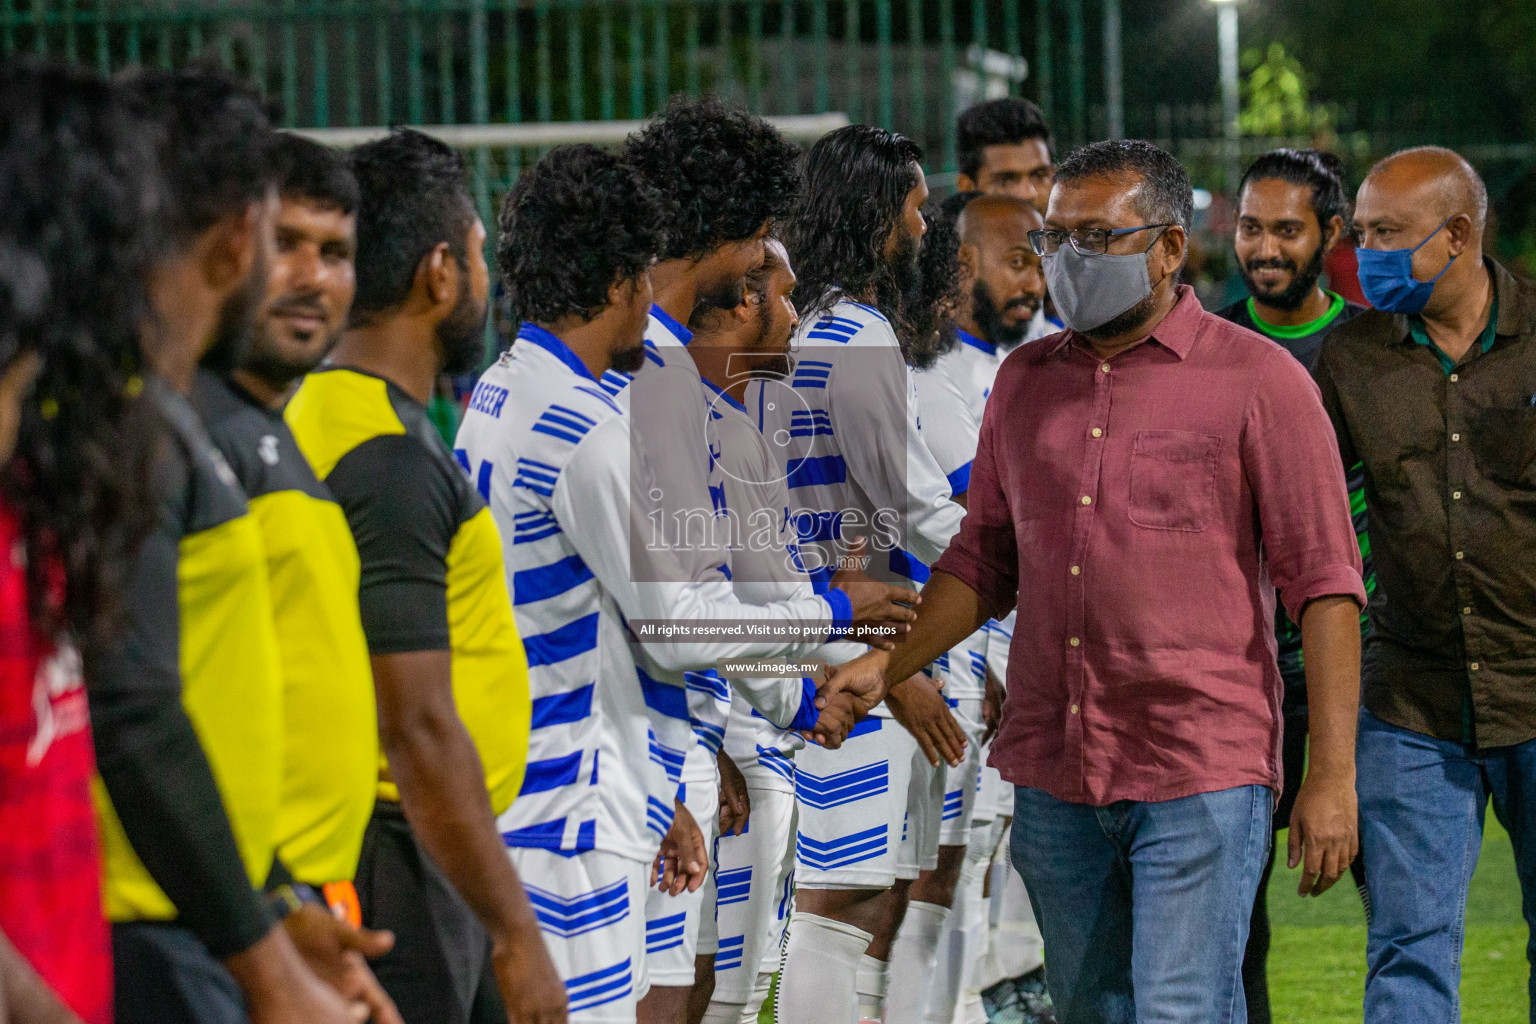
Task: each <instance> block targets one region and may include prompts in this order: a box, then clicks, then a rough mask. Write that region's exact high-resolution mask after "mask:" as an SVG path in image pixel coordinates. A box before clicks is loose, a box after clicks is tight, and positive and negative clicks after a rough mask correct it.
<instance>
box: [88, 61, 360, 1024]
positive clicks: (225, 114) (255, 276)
mask: <svg viewBox="0 0 1536 1024" xmlns="http://www.w3.org/2000/svg"><path fill="white" fill-rule="evenodd" d="M127 90H128V94H129V97H130V99H131V101H132V102H133V103H134V105H135V107H136V108H137V109H139V110H141V112H142V117H143V122H144V130H145V132H146V133H147V134H149V135H150V136H151V138H152V139H153V140H154V141H155V142H156V143H157V145H158V151H159V156H160V163H161V171H162V174H163V177H164V179H165V194H164V195H163V196H162V197H159V198H160V199H161V201H162V203H163V210H164V215H163V218H162V219H163V222H164V223H163V228H164V230H165V232H166V235H167V243H166V245H165V248H164V250H163V251H162V252H161V253H160V255H159V256H158V258H157V260H156V262H155V265H154V268H153V270H152V272H151V274H150V280H149V294H150V303H151V306H152V312H153V315H152V316H151V317H149V318H148V322H147V323H146V325H145V328H144V334H143V348H144V357H145V362H146V364H147V365H148V367H149V369H150V371H151V372H150V373H149V374H148V376H147V379H146V381H145V383H144V391H143V395H144V400H145V401H147V402H149V403H150V404H151V407H152V409H153V411H154V413H155V415H156V417H157V418H158V420H159V422H160V424H161V427H162V430H161V435H162V436H161V438H160V441H159V444H158V445H157V449H156V451H155V453H154V458H153V470H152V473H153V477H152V480H151V486H152V488H153V493H154V500H155V507H156V514H157V515H156V522H155V524H154V527H153V529H152V532H151V533H150V535H149V536H148V537H147V538H146V539H145V540H144V541H143V543H142V545H140V546H139V547H138V549H137V551H136V554H135V555H134V556H133V558H132V561H131V564H130V566H129V568H128V578H127V580H126V581H125V592H124V594H123V602H122V603H123V610H124V617H125V620H126V621H125V623H124V627H123V629H122V631H121V632H120V633H119V634H118V635H117V636H116V638H115V639H114V641H113V642H112V644H111V645H110V646H109V647H108V648H107V649H105V650H92V651H91V652H89V658H88V661H87V666H86V667H87V678H88V680H89V686H90V698H91V712H92V727H93V732H94V738H95V743H96V750H97V765H98V769H99V772H100V777H101V782H102V785H101V786H98V787H97V795H98V803H99V808H100V813H101V819H102V846H103V861H104V873H105V878H104V885H103V895H104V899H105V903H106V911H107V914H108V917H109V918H110V919H111V921H112V923H113V930H112V939H113V958H114V965H115V971H116V979H115V980H116V985H115V988H116V1020H117V1021H118V1022H119V1024H202V1022H207V1021H221V1022H227V1024H238V1022H243V1021H246V1020H250V1021H254V1022H255V1024H279V1022H280V1024H297V1022H303V1024H345V1022H348V1021H350V1020H351V1019H352V1018H351V1015H350V1014H349V1013H348V1011H347V1008H346V1005H345V1003H344V1002H343V1001H342V1000H341V999H340V998H339V997H338V996H337V995H336V993H335V992H333V991H332V990H331V989H329V988H327V987H326V986H324V985H323V984H322V983H321V982H320V980H319V979H318V978H316V976H315V975H314V973H313V972H311V971H310V970H309V969H308V968H307V967H306V966H305V964H304V963H303V961H301V960H300V958H299V955H298V953H297V951H296V950H295V948H294V946H293V944H292V943H291V942H290V941H289V939H288V937H287V933H286V932H285V931H284V929H282V928H280V927H278V926H277V925H276V921H275V917H274V914H273V912H272V910H271V908H270V905H269V903H268V901H267V900H266V899H265V898H264V897H263V895H262V894H261V892H260V891H259V890H260V888H261V887H262V886H263V884H264V883H265V882H266V880H267V878H268V877H269V876H270V874H271V873H272V868H273V864H274V853H275V851H276V847H277V845H278V838H279V820H280V817H281V816H280V806H281V803H282V787H283V749H282V746H283V680H282V671H281V666H280V662H279V655H278V648H277V642H276V635H275V630H274V627H273V620H272V604H271V596H270V591H269V588H268V576H267V556H266V550H265V547H264V544H263V541H262V536H261V531H260V529H259V527H258V526H257V523H256V521H255V518H254V517H253V516H252V515H251V513H250V511H249V509H248V507H247V504H246V499H245V494H244V493H243V492H242V491H241V489H240V486H239V482H238V481H237V480H236V478H235V475H234V473H232V472H231V471H230V468H229V465H228V463H227V462H226V461H225V460H224V458H223V457H222V456H221V455H220V454H219V452H218V450H217V449H216V448H215V447H214V446H213V444H212V442H211V441H210V440H209V438H208V435H207V433H206V432H205V431H204V429H203V425H202V423H201V422H200V421H199V419H198V417H197V415H196V413H195V412H194V410H193V407H192V405H191V404H190V403H189V402H188V400H187V395H188V394H189V393H190V391H191V389H192V382H193V376H194V373H195V371H196V368H197V366H198V363H199V362H200V361H206V362H210V363H212V364H213V365H220V364H223V365H225V366H230V365H233V364H234V362H235V361H237V360H238V358H239V354H240V350H241V348H242V342H243V340H244V339H245V337H247V334H248V331H249V329H250V326H251V322H252V319H253V314H254V312H255V309H256V304H257V302H258V301H259V299H260V296H261V295H262V294H263V292H264V290H265V284H266V276H267V265H268V264H269V262H270V260H271V254H272V250H273V234H272V231H273V214H274V210H275V207H276V196H275V195H274V194H273V189H272V185H273V169H272V164H271V149H270V146H271V143H270V131H269V129H268V126H267V120H266V117H265V115H264V113H263V108H262V103H261V100H260V98H259V97H257V96H255V95H254V94H253V93H251V92H250V91H249V90H248V89H246V88H245V87H244V86H242V85H240V84H238V83H236V82H234V81H233V80H231V79H228V78H226V77H224V76H222V75H219V74H214V73H208V72H185V73H180V74H175V75H172V74H146V75H142V76H140V77H139V78H137V79H135V80H132V81H131V82H130V83H128V85H127Z"/></svg>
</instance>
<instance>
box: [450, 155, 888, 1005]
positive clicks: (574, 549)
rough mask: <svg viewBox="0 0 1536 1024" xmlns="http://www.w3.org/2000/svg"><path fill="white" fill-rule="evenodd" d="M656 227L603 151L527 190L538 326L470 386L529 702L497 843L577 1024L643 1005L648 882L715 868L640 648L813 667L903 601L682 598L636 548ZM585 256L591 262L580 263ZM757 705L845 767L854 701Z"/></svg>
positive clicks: (526, 233)
mask: <svg viewBox="0 0 1536 1024" xmlns="http://www.w3.org/2000/svg"><path fill="white" fill-rule="evenodd" d="M660 224H661V214H660V211H659V209H658V207H657V206H656V205H655V204H654V203H652V202H651V201H650V199H649V196H648V194H647V193H646V191H645V190H644V188H643V186H642V185H641V183H640V180H639V178H638V177H637V176H636V175H635V173H634V171H633V169H632V168H630V167H629V166H628V165H627V164H625V163H623V162H622V161H621V160H620V159H619V158H617V157H614V156H611V155H608V154H604V153H602V152H601V151H599V150H597V149H595V148H593V147H590V146H575V147H563V148H560V149H557V150H555V151H553V152H552V153H550V154H549V155H548V156H546V157H545V158H544V159H543V160H541V161H540V162H539V164H538V165H536V166H535V167H534V168H533V169H532V170H530V171H529V172H528V173H527V174H525V175H524V176H523V177H522V178H521V179H519V182H518V184H517V186H516V187H515V188H514V189H513V190H512V192H511V193H510V194H509V196H508V197H507V200H506V202H505V204H504V206H503V208H502V216H501V223H500V239H501V241H500V244H499V251H498V259H499V262H500V265H501V269H502V273H503V277H504V279H505V283H506V286H507V291H508V295H509V297H510V300H511V303H512V308H513V311H514V313H515V315H517V316H518V318H519V319H520V320H521V321H522V326H521V328H520V330H519V333H518V339H517V342H516V343H515V344H514V345H513V347H512V349H511V351H510V352H508V353H507V354H506V355H505V356H503V357H502V359H501V360H500V361H498V362H497V364H496V365H494V366H492V367H491V368H490V369H489V370H487V371H486V373H485V374H484V375H483V376H482V378H481V380H480V383H479V384H478V385H477V386H476V389H475V392H474V394H473V396H472V397H471V400H470V405H469V409H468V412H467V413H466V415H465V419H464V423H463V426H462V427H461V428H460V432H459V438H458V450H459V452H460V457H461V459H462V460H463V461H464V462H465V464H466V465H467V466H468V467H469V468H470V472H471V475H472V477H473V478H474V479H475V480H476V481H477V482H478V483H479V485H480V486H481V487H482V488H483V490H484V492H485V494H486V495H487V500H488V502H489V504H490V507H491V512H492V515H493V516H494V517H495V518H496V521H497V523H498V524H499V526H500V527H501V529H502V530H503V531H504V532H506V533H507V534H508V535H509V537H510V542H509V543H508V544H507V545H505V549H504V550H505V553H506V574H507V583H508V585H509V587H510V589H511V591H512V601H513V608H514V611H515V613H516V616H517V619H518V622H519V624H520V629H521V632H522V633H523V636H524V646H525V648H526V650H527V652H528V662H529V678H530V688H531V691H532V694H533V712H532V734H531V737H530V741H529V763H528V770H527V774H526V781H525V783H524V785H523V788H522V791H521V792H520V793H519V795H518V798H517V800H516V802H515V803H514V804H513V806H512V808H511V809H510V810H508V811H507V812H506V813H505V814H503V815H502V817H501V819H500V826H501V829H502V834H503V839H504V840H505V842H506V844H507V846H508V847H509V849H510V850H511V855H512V857H513V859H514V861H516V862H517V863H518V865H519V866H520V872H521V873H522V874H523V875H524V876H525V877H526V878H527V879H528V887H529V893H530V898H531V900H532V902H533V904H534V906H535V909H536V910H537V912H538V916H539V921H540V926H541V928H542V930H543V932H544V938H545V941H546V943H547V944H548V946H549V948H550V952H551V955H552V957H553V959H554V960H555V964H556V967H557V969H558V970H559V971H560V973H561V976H562V978H564V980H565V984H566V988H567V992H568V994H569V998H570V1014H571V1020H572V1021H578V1022H591V1024H598V1022H601V1024H634V1022H635V1021H636V1014H637V1002H638V1000H639V999H641V998H642V997H643V996H644V995H645V992H646V990H647V988H648V984H649V983H648V979H647V977H646V969H645V964H646V958H645V953H646V932H645V928H644V926H643V920H644V918H643V916H642V907H643V905H644V901H643V899H642V897H641V893H642V890H643V889H644V888H646V887H647V881H648V878H647V874H646V869H647V867H648V866H650V865H651V864H652V861H653V859H656V860H657V862H656V866H655V868H654V869H653V871H652V875H651V876H650V877H653V878H654V877H657V876H659V878H660V885H661V886H663V887H665V888H667V889H668V890H669V891H671V892H672V893H674V894H675V893H678V892H681V891H682V890H683V889H684V888H686V887H688V886H690V885H691V886H692V887H694V888H697V887H698V885H699V884H700V883H702V881H703V870H704V864H705V854H704V850H703V848H702V843H699V844H697V846H696V847H695V848H694V849H678V848H675V847H674V846H672V845H668V843H667V842H664V841H663V836H666V835H667V834H668V833H669V829H670V827H671V825H672V821H673V814H674V812H676V813H677V814H678V815H679V816H682V815H683V814H684V813H686V812H684V811H676V805H675V804H674V798H675V796H676V794H677V792H678V776H677V773H676V766H675V764H674V762H673V761H672V759H670V758H667V757H665V756H663V755H662V754H660V753H659V752H658V747H659V742H660V741H659V740H658V737H657V726H658V724H660V722H661V721H662V720H663V719H677V718H679V717H681V718H682V720H683V721H686V708H685V698H684V694H683V691H682V689H681V688H680V687H677V686H673V685H670V684H668V683H666V682H663V681H661V680H658V679H656V678H655V676H654V675H652V674H651V673H650V672H649V671H648V670H647V669H646V667H645V666H644V665H640V664H638V663H637V660H636V659H637V656H638V654H639V645H638V644H637V643H636V642H635V638H636V637H637V636H645V635H650V634H648V632H647V623H656V622H657V620H677V621H689V620H716V621H721V620H726V621H734V620H748V621H752V622H754V623H756V624H759V625H762V626H764V627H766V628H769V629H770V630H771V631H776V632H777V633H778V635H779V636H783V635H784V634H785V633H786V632H789V631H788V630H785V629H783V627H785V626H794V627H796V630H797V631H799V632H800V635H802V636H805V637H808V638H809V639H803V640H797V641H786V640H783V639H768V640H763V639H758V640H753V641H751V642H739V641H731V640H723V641H717V642H705V643H678V644H652V645H651V647H650V651H651V658H650V659H649V661H650V662H654V663H656V664H658V665H660V666H661V667H663V668H665V669H667V670H669V671H671V672H678V671H680V667H681V664H683V663H708V662H712V661H714V660H715V659H717V658H723V657H754V656H775V655H788V656H798V655H802V654H804V653H806V652H808V651H810V650H812V649H814V648H815V647H818V646H819V645H820V644H821V643H822V642H824V641H825V640H826V639H827V638H828V637H829V636H830V635H831V634H832V633H834V632H837V631H840V630H841V629H842V628H844V626H845V624H847V623H851V622H852V621H853V619H854V616H855V614H859V613H862V612H864V611H866V610H868V609H871V608H881V607H885V606H888V605H889V601H888V599H887V597H888V593H889V592H891V588H886V587H883V586H880V585H872V584H862V585H860V586H856V587H851V588H850V589H851V590H853V591H854V596H853V598H852V599H851V600H850V597H849V596H848V595H847V594H845V593H843V592H833V593H829V594H828V596H827V597H825V598H822V597H810V598H807V599H805V600H800V601H786V602H780V603H778V604H775V605H772V606H768V607H755V606H748V605H743V604H741V603H740V602H738V601H737V600H736V599H735V598H734V596H733V595H732V593H731V588H730V585H729V584H728V583H727V582H725V581H724V580H720V581H703V582H675V579H676V572H677V570H676V569H675V568H667V567H661V566H653V565H649V564H648V563H649V561H650V560H651V559H652V558H653V557H655V558H660V559H665V558H668V557H670V553H669V552H667V551H665V550H662V551H651V550H647V549H646V548H645V546H644V544H643V543H642V544H633V543H632V538H636V537H640V538H642V539H643V536H644V535H643V532H641V531H637V530H636V525H637V524H636V520H635V513H637V512H639V511H642V510H643V506H641V505H640V504H639V503H632V502H630V501H629V495H630V488H631V485H632V483H634V482H638V483H639V484H640V486H646V487H648V486H650V485H651V484H652V483H653V482H654V477H653V475H652V473H651V470H650V467H649V465H648V463H647V462H646V460H645V458H644V457H643V455H641V454H640V453H638V452H636V451H634V450H632V449H631V446H630V439H629V429H630V422H629V416H628V415H627V414H626V413H625V412H623V411H622V410H621V409H620V407H619V406H618V404H617V403H615V402H614V401H613V399H612V398H611V397H610V396H609V395H608V394H607V393H606V392H605V391H604V390H603V389H602V388H601V387H600V386H599V384H598V374H599V373H600V372H602V371H603V370H604V369H606V368H608V367H610V366H618V367H619V368H621V369H629V368H632V367H633V365H634V360H635V358H636V357H642V358H643V351H644V349H643V348H642V344H641V342H642V337H643V330H644V323H645V316H646V310H647V309H648V307H649V305H650V300H651V288H650V280H649V276H648V268H649V266H650V264H651V262H652V260H653V259H654V254H655V252H656V250H657V248H658V247H659V245H660V230H661V229H660ZM573 249H574V251H576V252H578V253H580V254H581V256H582V258H581V259H578V260H571V259H569V258H565V257H568V255H569V253H570V252H571V251H572V250H573ZM654 580H661V581H662V582H653V581H654ZM898 593H899V592H898ZM907 596H908V597H909V598H910V595H907ZM856 609H857V610H858V611H856ZM892 611H893V614H894V613H897V610H895V609H893V610H892ZM774 697H777V699H776V700H775V699H774ZM761 705H762V709H763V712H764V713H765V714H767V715H768V716H769V717H770V718H771V719H772V720H774V721H775V722H777V723H779V724H783V725H792V726H794V727H795V728H797V729H804V730H807V731H809V732H812V733H814V734H816V735H818V736H820V737H822V739H823V740H824V741H825V742H828V743H830V744H833V745H836V744H837V743H838V742H839V741H840V739H841V737H842V734H843V733H844V732H845V731H846V729H847V728H848V727H849V725H850V724H851V722H852V711H851V708H850V705H851V701H849V700H845V699H843V698H841V697H840V696H839V697H833V698H832V699H831V700H830V701H829V706H828V707H826V708H825V709H824V710H823V711H822V712H821V713H820V714H819V716H818V714H817V711H816V709H815V707H814V694H813V693H811V694H808V693H807V692H806V691H805V688H804V686H803V685H801V684H800V683H799V681H796V685H794V686H792V687H780V688H779V690H778V692H777V693H776V694H769V695H764V697H763V698H762V700H761ZM658 851H659V852H660V857H659V858H657V854H658Z"/></svg>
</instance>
